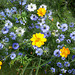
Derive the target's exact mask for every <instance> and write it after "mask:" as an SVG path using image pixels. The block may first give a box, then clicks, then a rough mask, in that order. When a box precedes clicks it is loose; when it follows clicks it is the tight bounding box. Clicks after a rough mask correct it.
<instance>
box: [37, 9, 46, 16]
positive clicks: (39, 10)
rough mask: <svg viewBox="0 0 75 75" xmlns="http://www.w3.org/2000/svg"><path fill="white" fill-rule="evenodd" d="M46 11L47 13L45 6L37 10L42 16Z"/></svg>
mask: <svg viewBox="0 0 75 75" xmlns="http://www.w3.org/2000/svg"><path fill="white" fill-rule="evenodd" d="M45 13H46V10H45V8H39V9H38V10H37V14H38V15H39V16H41V17H43V16H44V15H45Z"/></svg>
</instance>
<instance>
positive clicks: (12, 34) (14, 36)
mask: <svg viewBox="0 0 75 75" xmlns="http://www.w3.org/2000/svg"><path fill="white" fill-rule="evenodd" d="M9 36H10V37H11V38H12V40H15V39H16V34H15V33H14V32H11V33H10V35H9Z"/></svg>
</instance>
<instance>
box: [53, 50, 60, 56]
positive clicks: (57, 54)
mask: <svg viewBox="0 0 75 75" xmlns="http://www.w3.org/2000/svg"><path fill="white" fill-rule="evenodd" d="M54 55H55V56H56V57H60V50H59V49H56V50H55V51H54Z"/></svg>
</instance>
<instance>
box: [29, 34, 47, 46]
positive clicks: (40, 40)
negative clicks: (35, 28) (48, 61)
mask: <svg viewBox="0 0 75 75" xmlns="http://www.w3.org/2000/svg"><path fill="white" fill-rule="evenodd" d="M30 40H31V41H33V42H32V45H35V46H37V47H41V45H44V42H46V41H47V39H46V38H44V34H41V33H36V34H33V37H32V38H31V39H30Z"/></svg>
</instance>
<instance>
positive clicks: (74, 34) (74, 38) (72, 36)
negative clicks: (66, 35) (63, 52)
mask: <svg viewBox="0 0 75 75" xmlns="http://www.w3.org/2000/svg"><path fill="white" fill-rule="evenodd" d="M70 37H71V39H73V40H74V41H75V31H74V32H72V33H70Z"/></svg>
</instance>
